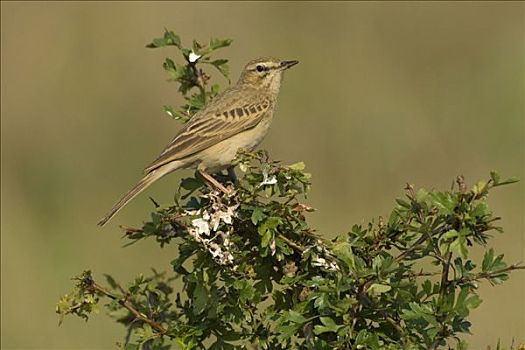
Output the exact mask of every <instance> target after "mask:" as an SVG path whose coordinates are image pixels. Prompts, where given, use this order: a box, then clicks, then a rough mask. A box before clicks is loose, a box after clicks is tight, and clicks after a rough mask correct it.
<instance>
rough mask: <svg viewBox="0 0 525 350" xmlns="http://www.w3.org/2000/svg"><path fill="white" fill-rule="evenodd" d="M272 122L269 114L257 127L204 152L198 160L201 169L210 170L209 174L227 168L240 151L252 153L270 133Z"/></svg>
mask: <svg viewBox="0 0 525 350" xmlns="http://www.w3.org/2000/svg"><path fill="white" fill-rule="evenodd" d="M271 122H272V116H271V113H269V116H267V117H265V118H264V119H262V120H261V122H260V123H259V124H257V125H256V126H255V127H253V128H251V129H249V130H246V131H243V132H240V133H238V134H236V135H233V136H232V137H230V138H228V139H226V140H223V141H221V142H219V143H217V144H215V145H213V146H211V147H209V148H207V149H206V150H203V151H202V152H201V154H200V157H199V158H200V159H199V160H198V163H200V167H202V168H205V169H208V170H209V172H216V171H220V170H222V169H225V168H227V167H228V166H230V165H231V163H232V161H233V159H235V156H236V155H237V151H238V150H239V149H245V150H248V151H251V150H253V149H254V148H255V147H257V146H258V145H259V144H260V143H261V141H262V140H263V138H264V136H266V134H267V133H268V129H269V128H270V125H271Z"/></svg>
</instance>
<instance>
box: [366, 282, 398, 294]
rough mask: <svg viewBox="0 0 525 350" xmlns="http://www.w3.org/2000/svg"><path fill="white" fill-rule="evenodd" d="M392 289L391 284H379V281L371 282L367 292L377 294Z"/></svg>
mask: <svg viewBox="0 0 525 350" xmlns="http://www.w3.org/2000/svg"><path fill="white" fill-rule="evenodd" d="M391 289H392V287H391V286H389V285H386V284H379V283H373V284H372V285H370V287H368V289H367V292H368V293H369V294H371V295H379V294H382V293H386V292H388V291H390V290H391Z"/></svg>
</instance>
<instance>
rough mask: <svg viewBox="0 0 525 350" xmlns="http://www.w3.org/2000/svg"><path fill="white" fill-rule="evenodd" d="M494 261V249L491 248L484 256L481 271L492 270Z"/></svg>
mask: <svg viewBox="0 0 525 350" xmlns="http://www.w3.org/2000/svg"><path fill="white" fill-rule="evenodd" d="M493 260H494V249H492V248H490V249H489V250H488V251H486V252H485V255H483V263H482V264H481V271H483V272H487V271H490V270H491V267H492V262H493Z"/></svg>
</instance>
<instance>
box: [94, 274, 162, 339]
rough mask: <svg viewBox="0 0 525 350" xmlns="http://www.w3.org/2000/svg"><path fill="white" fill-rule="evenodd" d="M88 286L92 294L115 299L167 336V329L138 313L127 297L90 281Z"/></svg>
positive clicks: (159, 332)
mask: <svg viewBox="0 0 525 350" xmlns="http://www.w3.org/2000/svg"><path fill="white" fill-rule="evenodd" d="M88 283H89V284H88V286H87V288H88V289H89V290H91V291H92V292H96V293H98V294H102V295H105V296H107V297H108V298H110V299H113V300H116V301H117V302H118V303H119V304H120V305H122V306H123V307H124V308H126V309H127V310H128V311H129V312H131V313H132V314H133V315H134V316H135V318H137V319H139V320H141V321H142V322H144V323H147V324H149V325H150V326H151V328H153V329H154V330H156V331H157V333H158V334H159V335H165V334H166V331H167V330H166V329H165V328H164V327H163V326H162V325H160V324H159V323H157V322H155V321H153V320H152V319H150V318H148V317H147V316H146V315H144V314H143V313H141V312H140V311H138V310H137V309H136V308H135V307H134V306H133V305H132V304H131V303H130V302H129V301H128V300H127V297H125V298H120V297H118V296H116V295H113V294H111V293H110V292H109V291H108V290H107V289H105V288H104V287H101V286H99V285H98V284H96V283H95V281H93V280H90V281H89V282H88Z"/></svg>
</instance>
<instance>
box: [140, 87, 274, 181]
mask: <svg viewBox="0 0 525 350" xmlns="http://www.w3.org/2000/svg"><path fill="white" fill-rule="evenodd" d="M272 105H273V101H272V99H271V98H269V97H268V96H264V95H260V94H239V93H238V92H236V91H225V93H224V94H223V95H221V96H217V97H215V99H213V101H212V102H211V103H209V104H208V105H207V106H206V107H205V108H204V109H202V110H201V111H199V112H198V113H197V114H195V115H194V116H193V118H191V120H190V121H189V122H188V124H186V126H185V127H184V128H183V129H182V130H181V131H180V132H179V133H178V134H177V135H176V136H175V137H174V138H173V140H171V142H170V143H169V144H168V146H166V148H165V149H164V151H162V153H161V154H160V156H159V157H158V158H157V159H155V160H154V161H153V162H152V163H151V164H150V165H149V166H148V167H147V168H146V169H145V170H144V171H145V172H146V173H149V172H151V171H152V170H154V169H156V168H158V167H160V166H162V165H164V164H166V163H169V162H171V161H173V160H177V159H181V158H184V157H187V156H190V155H192V154H194V153H196V152H199V151H202V150H203V149H206V148H208V147H210V146H213V145H215V144H217V143H219V142H220V141H222V140H225V139H227V138H229V137H231V136H233V135H236V134H238V133H240V132H242V131H245V130H248V129H251V128H253V127H255V126H256V125H257V124H258V123H259V122H260V121H261V119H263V117H264V115H265V114H266V113H268V112H269V111H270V109H271V108H272Z"/></svg>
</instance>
